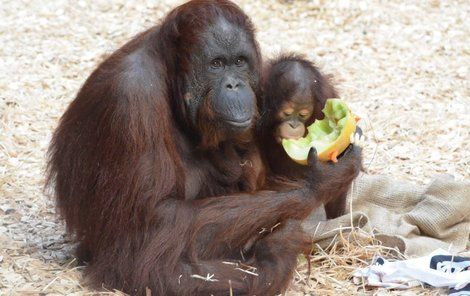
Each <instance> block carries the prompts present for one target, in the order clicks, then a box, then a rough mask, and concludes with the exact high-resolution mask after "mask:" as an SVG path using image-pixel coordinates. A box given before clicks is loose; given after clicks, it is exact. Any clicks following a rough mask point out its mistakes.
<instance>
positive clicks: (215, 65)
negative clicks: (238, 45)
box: [211, 59, 224, 69]
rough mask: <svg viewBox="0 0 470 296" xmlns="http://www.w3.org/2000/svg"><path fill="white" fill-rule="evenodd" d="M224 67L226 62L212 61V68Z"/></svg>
mask: <svg viewBox="0 0 470 296" xmlns="http://www.w3.org/2000/svg"><path fill="white" fill-rule="evenodd" d="M223 66H224V62H223V61H222V60H221V59H214V60H212V61H211V67H212V68H214V69H218V68H222V67H223Z"/></svg>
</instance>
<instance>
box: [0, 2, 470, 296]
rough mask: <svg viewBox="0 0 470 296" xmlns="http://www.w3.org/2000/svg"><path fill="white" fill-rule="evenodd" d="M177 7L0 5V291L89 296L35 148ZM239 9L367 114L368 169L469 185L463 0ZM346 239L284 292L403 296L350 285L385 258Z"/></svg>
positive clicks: (270, 46) (264, 38) (269, 50)
mask: <svg viewBox="0 0 470 296" xmlns="http://www.w3.org/2000/svg"><path fill="white" fill-rule="evenodd" d="M178 2H180V1H171V0H166V1H163V0H162V1H147V2H145V1H132V2H131V1H123V0H119V1H113V3H109V1H83V0H81V1H66V0H53V1H13V0H10V1H8V0H6V1H5V0H4V1H2V4H1V6H0V44H1V46H0V69H1V71H0V294H3V293H5V294H20V295H27V294H38V293H47V294H72V293H75V294H76V295H82V294H86V293H89V292H90V291H89V290H87V289H86V288H84V287H82V286H81V284H80V283H81V282H80V280H81V272H80V268H79V267H76V264H75V261H74V259H73V258H72V257H71V256H70V251H71V245H70V243H69V242H68V241H67V239H66V237H64V229H63V225H62V224H61V223H59V222H58V220H57V217H56V215H55V211H54V206H53V202H52V201H51V200H50V199H48V198H47V197H46V196H45V195H44V194H43V192H42V186H43V182H44V176H43V168H44V153H45V149H46V147H47V145H48V141H49V139H50V135H51V132H52V131H53V129H54V127H55V125H56V124H57V120H58V118H59V116H60V115H61V114H62V113H63V111H64V108H65V107H66V106H67V104H68V103H69V102H70V100H71V99H72V98H73V97H74V94H75V93H76V92H77V90H78V88H79V86H80V84H81V83H83V81H84V80H85V78H86V77H87V76H88V75H89V73H90V71H91V70H92V69H93V67H95V66H96V64H97V63H98V62H99V61H100V60H101V59H102V58H103V55H105V54H108V53H110V52H112V51H113V50H114V49H116V48H117V47H118V46H120V45H121V44H123V42H125V41H126V40H127V39H129V38H130V37H131V36H132V35H134V34H135V33H137V32H139V31H141V30H142V29H144V28H146V27H149V26H150V25H152V24H153V23H154V22H155V21H156V20H158V19H159V18H160V17H162V16H163V15H164V14H165V13H166V12H167V11H168V10H169V9H170V8H171V7H173V6H174V5H175V4H176V3H178ZM238 2H239V3H240V5H241V6H242V7H243V8H244V9H245V10H246V11H247V12H248V13H249V14H250V15H251V16H252V18H253V20H254V22H255V23H256V26H257V27H258V31H259V34H258V38H259V41H260V43H261V47H262V49H263V52H264V53H265V55H267V56H272V55H273V54H276V53H279V52H280V51H285V50H293V51H297V52H302V53H304V54H306V55H307V56H308V57H309V58H311V59H313V60H315V61H316V62H317V64H318V65H319V66H320V67H321V68H323V69H324V71H326V72H328V73H331V74H333V75H334V76H335V80H336V82H337V84H338V86H339V88H340V90H341V93H342V95H343V97H344V98H345V99H347V100H348V101H349V102H350V103H351V105H352V108H353V109H354V110H355V111H357V113H359V114H360V115H362V116H363V117H365V118H367V119H368V120H366V123H367V122H369V124H366V127H367V128H366V134H367V135H368V136H369V142H368V144H369V145H368V148H367V149H366V152H367V153H366V164H368V167H369V171H370V172H371V173H383V174H388V175H391V176H393V177H394V178H396V179H397V180H399V179H404V180H412V181H415V182H418V183H423V182H426V181H428V180H429V179H430V178H431V177H432V176H433V175H434V174H436V173H450V174H453V175H454V176H455V177H456V178H458V179H463V178H469V176H470V170H469V169H468V168H469V161H470V135H469V131H470V117H469V115H468V114H469V111H470V109H469V108H470V101H469V92H470V90H469V65H470V43H469V42H468V38H469V36H470V28H469V23H468V21H466V20H467V19H468V18H469V10H470V3H469V2H468V1H465V0H462V1H450V0H449V1H439V0H433V1H407V2H406V4H405V2H403V3H400V1H396V0H395V1H379V0H370V1H347V0H339V1H326V0H325V1H274V0H272V1H270V0H264V1H251V0H240V1H238ZM370 126H373V129H371V128H370ZM372 135H373V136H372ZM374 149H376V150H377V153H376V154H374V153H373V151H374ZM344 242H345V244H343V245H334V246H332V247H331V248H330V249H328V250H326V251H318V252H317V254H316V255H315V256H314V257H313V258H312V274H311V275H310V281H307V274H306V273H305V267H304V265H305V263H301V264H300V265H299V274H298V275H297V277H296V279H295V283H294V284H293V285H292V289H291V290H290V291H289V292H288V295H303V294H308V295H313V294H316V295H350V294H360V295H364V294H375V295H384V294H389V293H394V294H399V295H405V294H404V293H403V292H387V291H380V290H370V291H367V290H364V287H361V286H356V285H354V284H353V283H352V282H351V280H350V272H351V271H352V270H353V269H354V268H356V267H359V266H363V265H364V264H366V263H367V262H369V261H370V260H371V259H372V257H373V255H374V254H377V253H383V252H387V250H385V249H384V248H381V247H379V246H377V245H376V244H374V242H373V240H372V238H361V239H360V240H359V241H358V239H353V240H351V241H349V240H345V241H344ZM110 293H111V292H110ZM407 293H411V294H410V295H415V294H417V293H421V294H423V295H426V294H427V295H436V294H439V291H431V290H424V289H415V290H413V291H410V292H407Z"/></svg>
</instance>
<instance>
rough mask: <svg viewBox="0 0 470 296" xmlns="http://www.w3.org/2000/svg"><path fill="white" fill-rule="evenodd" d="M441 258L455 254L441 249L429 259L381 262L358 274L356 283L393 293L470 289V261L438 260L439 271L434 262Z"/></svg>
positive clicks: (379, 259)
mask: <svg viewBox="0 0 470 296" xmlns="http://www.w3.org/2000/svg"><path fill="white" fill-rule="evenodd" d="M437 255H444V256H450V255H451V254H450V253H449V252H447V251H444V250H442V249H438V250H436V251H434V252H432V253H431V254H429V255H427V256H423V257H419V258H414V259H409V260H402V261H392V262H391V261H387V260H385V259H383V258H378V259H376V260H374V263H373V264H372V265H371V266H369V267H366V268H361V269H358V270H356V271H355V272H354V273H353V276H354V278H355V282H364V283H365V284H366V285H369V286H376V287H386V288H393V289H406V288H409V287H413V286H417V285H421V284H428V285H431V286H434V287H439V288H440V287H449V288H455V289H457V290H458V289H462V288H463V287H465V286H466V285H470V269H469V266H470V259H469V260H468V261H462V262H456V261H454V262H453V260H452V259H450V260H449V261H448V260H447V259H446V260H438V262H436V260H435V259H436V258H435V259H434V260H433V261H434V265H435V268H436V269H433V268H431V266H432V263H431V259H432V257H434V256H437ZM447 258H448V257H447Z"/></svg>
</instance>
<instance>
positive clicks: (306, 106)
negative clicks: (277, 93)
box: [274, 91, 313, 143]
mask: <svg viewBox="0 0 470 296" xmlns="http://www.w3.org/2000/svg"><path fill="white" fill-rule="evenodd" d="M312 114H313V96H312V94H311V93H310V91H304V92H302V93H296V94H295V95H294V96H292V98H289V99H288V100H286V102H285V103H283V104H282V105H281V108H280V109H279V112H278V113H277V122H278V123H277V125H276V128H275V130H274V137H275V139H276V141H277V142H278V143H281V141H282V139H298V138H301V137H303V136H305V133H306V127H305V125H306V123H307V121H308V120H309V119H310V118H311V117H312Z"/></svg>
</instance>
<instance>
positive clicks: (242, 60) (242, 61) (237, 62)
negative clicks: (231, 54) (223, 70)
mask: <svg viewBox="0 0 470 296" xmlns="http://www.w3.org/2000/svg"><path fill="white" fill-rule="evenodd" d="M245 62H246V60H245V58H244V57H238V58H237V59H236V60H235V65H237V66H238V67H240V66H243V65H244V64H245Z"/></svg>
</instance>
